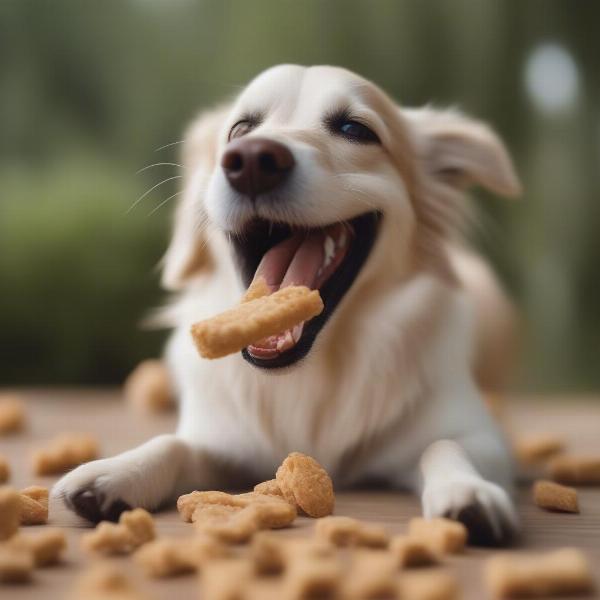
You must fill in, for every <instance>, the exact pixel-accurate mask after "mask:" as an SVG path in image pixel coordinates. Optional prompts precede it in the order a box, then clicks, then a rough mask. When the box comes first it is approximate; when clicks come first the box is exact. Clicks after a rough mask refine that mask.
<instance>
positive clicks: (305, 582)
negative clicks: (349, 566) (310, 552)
mask: <svg viewBox="0 0 600 600" xmlns="http://www.w3.org/2000/svg"><path fill="white" fill-rule="evenodd" d="M341 584H342V571H341V568H340V565H339V563H338V561H337V559H335V558H326V557H319V558H316V557H309V556H302V557H298V558H297V559H296V560H293V561H291V562H290V563H289V564H288V566H287V569H286V571H285V574H284V578H283V589H282V594H281V597H282V598H286V600H288V599H289V600H310V599H312V598H337V597H338V595H339V592H340V588H341Z"/></svg>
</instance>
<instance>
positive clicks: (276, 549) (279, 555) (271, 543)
mask: <svg viewBox="0 0 600 600" xmlns="http://www.w3.org/2000/svg"><path fill="white" fill-rule="evenodd" d="M283 546H284V543H283V540H281V539H280V538H279V537H275V536H274V535H272V534H270V533H268V532H265V531H261V532H259V533H257V534H256V535H255V536H254V537H253V538H252V544H251V546H250V559H251V560H252V563H253V565H254V571H255V573H257V574H258V575H279V574H280V573H282V572H283V570H284V568H285V563H286V560H285V550H284V547H283Z"/></svg>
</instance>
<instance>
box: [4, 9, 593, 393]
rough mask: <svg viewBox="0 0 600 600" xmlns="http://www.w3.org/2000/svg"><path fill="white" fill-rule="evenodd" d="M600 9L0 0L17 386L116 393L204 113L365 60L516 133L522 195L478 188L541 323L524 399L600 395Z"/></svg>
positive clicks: (414, 93) (489, 232) (536, 325)
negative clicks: (192, 126)
mask: <svg viewBox="0 0 600 600" xmlns="http://www.w3.org/2000/svg"><path fill="white" fill-rule="evenodd" d="M598 23H600V3H598V2H592V1H589V2H586V1H584V0H581V1H575V0H571V1H568V0H567V1H560V0H404V1H403V0H396V1H393V0H390V1H386V0H356V1H351V0H269V1H267V0H262V1H255V0H239V1H233V0H230V1H228V0H210V1H209V0H204V1H203V0H103V1H102V2H92V1H84V0H38V1H33V0H14V1H13V0H2V1H1V2H0V353H1V356H0V384H1V385H7V384H16V383H25V384H34V383H114V382H117V381H119V380H120V379H121V378H122V377H123V376H124V375H125V373H126V372H127V371H128V370H129V369H130V368H131V367H132V366H133V365H134V364H135V363H136V361H138V360H139V359H140V358H143V357H147V356H152V355H156V354H157V353H158V352H160V347H161V343H162V341H163V340H164V337H165V334H164V333H160V332H159V333H157V332H154V333H153V332H147V331H143V330H142V329H141V328H140V327H139V321H140V320H141V319H142V318H143V316H144V314H145V312H146V311H147V310H149V309H150V308H152V307H154V306H157V305H158V304H160V303H161V302H162V301H164V299H165V296H164V294H163V293H161V291H160V289H159V286H158V271H157V269H156V265H157V263H158V261H159V259H160V257H161V255H162V253H163V251H164V248H165V245H166V240H167V236H168V231H169V225H170V218H171V211H172V208H173V200H171V201H169V202H167V203H166V204H165V205H164V206H161V207H160V208H159V209H158V210H156V211H155V212H153V210H154V209H155V208H157V207H158V206H159V204H160V203H161V202H163V201H164V200H165V199H167V198H168V197H169V196H171V195H172V194H174V193H175V191H176V190H177V181H178V180H177V179H174V180H171V181H167V182H165V183H164V184H162V185H159V186H158V187H157V188H156V189H155V190H153V191H152V192H151V193H149V194H148V195H147V196H146V197H145V198H144V199H143V200H142V201H141V202H139V204H137V205H136V207H135V209H134V210H131V211H130V212H128V208H129V207H130V206H131V205H132V204H133V203H134V202H135V201H136V199H137V198H139V197H140V196H141V195H142V194H144V192H145V191H146V190H148V189H150V188H151V187H152V186H154V185H155V184H157V183H159V182H161V181H162V180H163V179H167V178H170V177H175V176H176V175H178V174H179V172H178V169H177V167H171V166H168V165H163V166H157V167H153V168H149V169H147V170H145V171H142V172H141V173H136V172H137V171H138V170H139V169H141V168H143V167H144V166H146V165H149V164H152V163H157V162H177V150H178V146H177V145H171V146H168V147H166V148H163V149H162V150H158V151H155V150H156V149H157V148H159V147H161V146H164V145H166V144H170V143H171V142H175V141H177V140H179V139H181V135H182V131H183V128H184V127H185V125H186V124H187V123H188V122H189V121H190V119H191V118H192V117H193V116H194V114H195V113H196V112H197V111H198V110H199V109H200V108H201V107H202V106H206V105H210V104H211V103H213V102H215V101H218V100H220V99H222V98H224V97H227V96H231V95H232V94H234V93H235V92H236V90H238V89H239V87H240V86H242V85H243V84H244V83H245V82H247V81H248V80H249V79H250V78H251V77H253V76H254V75H255V74H257V73H258V72H259V71H260V70H262V69H264V68H265V67H268V66H270V65H273V64H276V63H281V62H298V63H303V64H316V63H330V64H338V65H343V66H346V67H348V68H350V69H353V70H356V71H358V72H359V73H361V74H363V75H365V76H367V77H369V78H371V79H373V80H375V81H376V82H377V83H379V84H381V85H382V86H383V87H384V88H386V89H387V90H388V91H389V92H390V93H391V94H392V95H394V96H395V97H396V98H397V99H398V100H400V101H401V102H402V103H404V104H405V105H420V104H424V103H427V102H432V103H434V104H435V105H440V106H442V105H447V104H451V105H457V106H459V107H461V108H462V109H463V110H465V111H467V112H470V113H472V114H474V115H476V116H478V117H480V118H482V119H485V120H487V121H489V122H490V123H492V124H493V126H494V127H495V128H496V129H497V130H498V131H499V132H500V133H501V135H502V136H503V137H504V138H505V140H506V141H507V144H508V146H509V148H510V149H511V151H512V153H513V155H514V157H515V161H516V165H517V168H518V171H519V173H520V175H521V177H522V179H523V182H524V187H525V194H524V197H523V198H522V199H521V200H519V201H518V202H506V201H502V200H499V199H496V198H492V197H491V196H487V195H484V194H477V196H476V200H475V201H476V203H477V205H478V208H479V210H480V212H481V215H482V216H481V227H479V228H478V229H477V231H476V232H475V233H474V237H475V242H476V243H477V244H478V246H479V247H480V248H481V249H482V251H483V252H484V253H485V254H487V255H488V256H489V257H490V258H491V260H492V261H493V263H494V264H495V265H496V267H497V269H498V272H499V273H500V275H501V277H502V279H503V280H504V282H505V283H506V286H507V287H508V289H509V290H510V291H511V292H512V294H513V295H514V297H515V299H516V300H517V302H518V304H519V306H520V307H521V309H522V311H523V313H524V315H525V320H524V332H525V339H526V349H525V352H524V355H523V360H522V367H521V372H520V376H519V381H518V385H519V387H520V388H521V389H526V390H534V391H554V392H560V391H566V390H577V391H586V390H597V389H600V369H599V368H598V357H599V356H600V311H599V310H598V306H599V305H600V280H599V269H598V262H599V261H600V241H599V240H600V236H599V234H598V229H599V227H598V226H599V225H600V202H599V201H598V198H597V192H596V190H598V189H599V188H600V175H599V173H600V168H599V167H600V108H599V107H600V86H599V82H600V37H599V36H598V31H597V28H598Z"/></svg>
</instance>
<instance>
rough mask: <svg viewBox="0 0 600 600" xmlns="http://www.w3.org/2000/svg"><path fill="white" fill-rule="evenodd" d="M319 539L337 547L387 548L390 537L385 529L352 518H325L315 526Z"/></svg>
mask: <svg viewBox="0 0 600 600" xmlns="http://www.w3.org/2000/svg"><path fill="white" fill-rule="evenodd" d="M315 535H316V537H317V538H319V539H322V540H325V541H327V542H330V543H331V544H333V545H335V546H367V547H370V548H387V545H388V543H389V536H388V535H387V533H386V532H385V529H384V528H383V527H380V526H378V525H370V524H367V523H362V522H361V521H359V520H357V519H352V518H350V517H324V518H322V519H319V520H318V521H317V523H316V524H315Z"/></svg>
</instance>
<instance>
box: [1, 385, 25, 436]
mask: <svg viewBox="0 0 600 600" xmlns="http://www.w3.org/2000/svg"><path fill="white" fill-rule="evenodd" d="M24 426H25V405H24V404H23V401H22V400H21V399H20V398H19V397H18V396H16V395H13V394H0V435H1V434H3V433H15V432H17V431H22V430H23V427H24Z"/></svg>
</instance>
